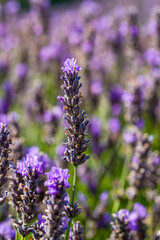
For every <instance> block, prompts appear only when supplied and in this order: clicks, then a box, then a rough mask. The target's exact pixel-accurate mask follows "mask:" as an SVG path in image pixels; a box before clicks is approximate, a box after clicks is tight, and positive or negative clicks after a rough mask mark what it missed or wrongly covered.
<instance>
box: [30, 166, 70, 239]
mask: <svg viewBox="0 0 160 240" xmlns="http://www.w3.org/2000/svg"><path fill="white" fill-rule="evenodd" d="M46 175H47V177H48V179H47V181H46V182H45V186H47V187H48V196H47V199H46V200H45V204H46V210H45V211H46V215H44V216H43V219H44V221H42V222H41V224H40V226H39V228H41V229H43V230H42V232H43V231H44V232H45V239H46V240H60V239H62V235H63V234H64V232H65V230H66V227H67V218H66V215H65V204H66V202H67V197H68V195H67V193H66V189H67V188H69V187H70V185H69V183H68V178H69V174H68V169H61V168H57V167H52V170H51V171H50V172H48V173H47V174H46ZM37 229H38V227H37ZM36 234H37V232H36V231H35V234H34V235H35V236H36ZM36 239H37V238H36Z"/></svg>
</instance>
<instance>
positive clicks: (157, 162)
mask: <svg viewBox="0 0 160 240" xmlns="http://www.w3.org/2000/svg"><path fill="white" fill-rule="evenodd" d="M153 164H154V165H157V166H158V164H159V157H158V156H154V157H153Z"/></svg>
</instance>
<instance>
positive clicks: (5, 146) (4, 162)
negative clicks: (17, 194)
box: [0, 123, 12, 205]
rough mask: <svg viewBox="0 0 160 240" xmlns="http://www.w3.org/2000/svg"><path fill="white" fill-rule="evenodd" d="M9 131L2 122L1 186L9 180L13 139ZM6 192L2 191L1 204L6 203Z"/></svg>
mask: <svg viewBox="0 0 160 240" xmlns="http://www.w3.org/2000/svg"><path fill="white" fill-rule="evenodd" d="M8 134H9V131H8V128H7V126H6V125H4V124H3V123H0V188H2V186H3V185H4V184H5V183H6V182H7V179H8V178H7V170H8V167H9V158H8V157H9V152H10V151H11V150H10V145H11V143H12V142H11V139H9V137H8ZM5 199H6V193H5V194H2V192H0V205H2V204H3V203H4V201H5Z"/></svg>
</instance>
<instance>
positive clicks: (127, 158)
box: [112, 154, 131, 212]
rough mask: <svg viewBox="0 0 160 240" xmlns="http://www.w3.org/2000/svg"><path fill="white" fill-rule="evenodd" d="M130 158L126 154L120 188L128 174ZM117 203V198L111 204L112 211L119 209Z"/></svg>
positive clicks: (118, 202)
mask: <svg viewBox="0 0 160 240" xmlns="http://www.w3.org/2000/svg"><path fill="white" fill-rule="evenodd" d="M130 160H131V155H130V154H128V156H127V157H126V159H125V162H124V165H123V169H122V173H121V177H120V187H121V188H122V189H124V187H125V182H126V178H127V174H128V170H129V165H130ZM119 205H120V200H119V199H117V200H115V201H114V204H113V208H112V212H117V211H118V209H119Z"/></svg>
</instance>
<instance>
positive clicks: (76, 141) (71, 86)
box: [59, 58, 89, 166]
mask: <svg viewBox="0 0 160 240" xmlns="http://www.w3.org/2000/svg"><path fill="white" fill-rule="evenodd" d="M62 70H63V71H64V73H65V75H64V76H62V77H61V78H62V80H63V82H64V83H63V85H62V89H63V91H64V97H59V99H60V101H61V102H62V104H63V109H64V111H65V114H64V118H65V120H66V122H67V123H68V124H69V127H68V128H66V130H65V133H66V135H67V137H68V142H67V143H65V145H66V151H65V153H64V154H65V157H64V159H65V160H67V161H68V162H70V163H72V164H73V165H75V166H77V165H80V164H82V163H84V162H85V161H86V160H87V159H88V158H89V155H85V154H84V153H83V152H84V151H85V150H86V149H87V147H88V144H89V140H88V139H87V138H86V133H85V130H86V127H87V125H88V121H87V120H86V121H84V118H85V117H86V115H85V111H82V113H81V110H80V108H81V100H80V98H81V97H82V96H81V93H80V92H79V89H80V87H81V85H82V84H79V79H80V77H79V76H78V72H79V71H80V70H81V68H80V67H79V66H78V65H77V63H76V60H75V59H74V58H72V59H67V60H66V61H65V62H64V67H62Z"/></svg>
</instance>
